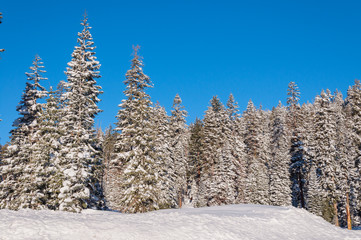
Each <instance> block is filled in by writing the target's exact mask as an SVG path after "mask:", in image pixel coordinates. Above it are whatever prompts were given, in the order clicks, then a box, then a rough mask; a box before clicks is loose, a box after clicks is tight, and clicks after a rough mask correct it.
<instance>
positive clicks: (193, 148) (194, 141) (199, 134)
mask: <svg viewBox="0 0 361 240" xmlns="http://www.w3.org/2000/svg"><path fill="white" fill-rule="evenodd" d="M189 132H190V133H189V135H190V136H189V143H188V146H189V152H188V162H187V166H188V167H187V197H188V199H189V202H190V203H191V204H193V205H194V206H196V204H197V203H198V188H199V183H200V177H201V173H202V164H201V163H202V146H203V141H204V137H203V135H204V133H203V122H202V120H200V119H198V118H196V120H195V122H194V123H193V124H191V125H190V126H189Z"/></svg>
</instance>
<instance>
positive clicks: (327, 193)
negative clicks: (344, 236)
mask: <svg viewBox="0 0 361 240" xmlns="http://www.w3.org/2000/svg"><path fill="white" fill-rule="evenodd" d="M331 98H332V96H330V92H329V91H327V93H326V92H325V91H322V92H321V95H320V96H317V97H316V99H315V105H316V116H315V117H316V118H315V139H314V140H315V143H316V144H315V146H317V148H316V155H315V164H316V166H317V170H316V171H318V172H319V176H318V180H319V185H320V187H321V189H319V191H320V193H321V196H322V204H321V207H322V209H321V212H322V217H323V218H325V219H326V220H327V221H329V222H332V221H333V222H334V223H335V224H336V225H338V218H337V216H338V212H337V202H338V201H339V199H340V196H339V192H338V190H337V188H338V186H337V180H338V179H337V178H338V174H339V172H340V168H339V164H338V162H336V159H337V158H336V129H337V126H336V119H335V113H334V111H333V110H334V109H333V108H332V105H331Z"/></svg>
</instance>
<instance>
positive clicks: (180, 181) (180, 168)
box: [170, 94, 188, 208]
mask: <svg viewBox="0 0 361 240" xmlns="http://www.w3.org/2000/svg"><path fill="white" fill-rule="evenodd" d="M181 104H182V99H181V98H180V97H179V95H178V94H176V96H175V97H174V100H173V107H172V116H171V118H170V140H171V144H170V149H171V158H172V159H173V162H174V169H175V171H174V173H175V178H176V179H175V180H176V193H177V201H178V207H180V208H181V207H182V202H183V201H184V196H185V194H186V191H187V155H188V153H187V150H188V146H187V145H188V132H187V128H186V127H187V125H186V119H185V118H186V117H187V111H186V110H184V107H183V106H182V105H181Z"/></svg>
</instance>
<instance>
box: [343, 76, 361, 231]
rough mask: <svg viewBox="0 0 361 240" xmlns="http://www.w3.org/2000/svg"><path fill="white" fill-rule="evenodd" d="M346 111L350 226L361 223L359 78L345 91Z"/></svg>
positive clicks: (360, 87)
mask: <svg viewBox="0 0 361 240" xmlns="http://www.w3.org/2000/svg"><path fill="white" fill-rule="evenodd" d="M346 107H347V112H348V113H349V116H348V119H349V122H348V123H349V126H350V130H351V131H350V132H351V148H350V151H349V153H350V155H349V158H350V160H349V161H350V163H349V166H350V168H349V171H350V183H351V184H350V188H351V189H350V210H351V215H352V226H359V225H360V223H361V201H360V199H361V181H360V172H361V164H360V162H361V150H360V149H361V147H360V146H361V84H360V81H359V80H356V81H355V84H354V85H353V86H352V87H350V88H349V89H348V91H347V98H346Z"/></svg>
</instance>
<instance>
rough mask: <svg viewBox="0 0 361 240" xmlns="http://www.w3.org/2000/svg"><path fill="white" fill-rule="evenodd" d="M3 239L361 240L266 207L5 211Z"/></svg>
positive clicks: (300, 213)
mask: <svg viewBox="0 0 361 240" xmlns="http://www.w3.org/2000/svg"><path fill="white" fill-rule="evenodd" d="M0 239H2V240H6V239H104V240H105V239H127V240H131V239H142V240H143V239H144V240H146V239H157V240H162V239H167V240H168V239H207V240H209V239H243V240H248V239H249V240H250V239H252V240H256V239H289V240H292V239H307V240H311V239H317V240H320V239H327V240H331V239H338V240H339V239H349V240H351V239H353V240H356V239H361V231H358V230H353V231H349V230H346V229H340V228H338V227H335V226H333V225H331V224H329V223H327V222H325V221H324V220H323V219H322V218H320V217H317V216H314V215H312V214H310V213H308V212H307V211H305V210H302V209H296V208H293V207H274V206H262V205H243V204H240V205H228V206H220V207H208V208H182V209H171V210H160V211H154V212H149V213H142V214H122V213H118V212H109V211H96V210H84V211H83V212H82V213H81V214H76V213H68V212H59V211H58V212H55V211H49V210H41V211H34V210H20V211H17V212H15V211H10V210H0Z"/></svg>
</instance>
